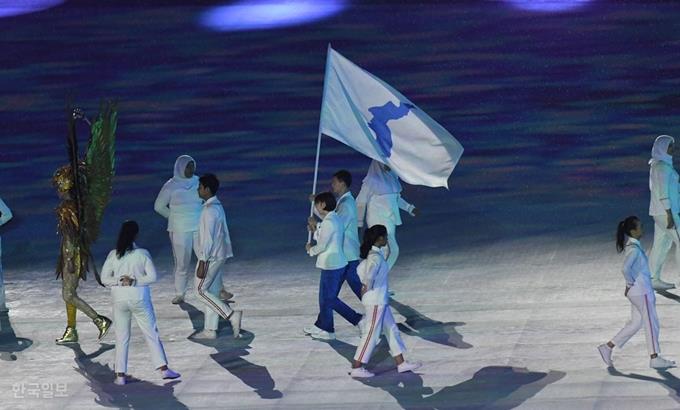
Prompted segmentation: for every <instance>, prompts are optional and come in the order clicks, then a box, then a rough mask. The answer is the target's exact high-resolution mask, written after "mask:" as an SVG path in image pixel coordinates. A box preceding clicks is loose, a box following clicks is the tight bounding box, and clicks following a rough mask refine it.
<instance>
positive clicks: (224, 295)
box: [220, 289, 234, 302]
mask: <svg viewBox="0 0 680 410" xmlns="http://www.w3.org/2000/svg"><path fill="white" fill-rule="evenodd" d="M233 297H234V294H233V293H231V292H228V291H226V290H224V289H222V290H221V291H220V299H222V302H226V301H228V300H231V298H233Z"/></svg>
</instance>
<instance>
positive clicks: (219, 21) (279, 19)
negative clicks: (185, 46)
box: [200, 0, 346, 31]
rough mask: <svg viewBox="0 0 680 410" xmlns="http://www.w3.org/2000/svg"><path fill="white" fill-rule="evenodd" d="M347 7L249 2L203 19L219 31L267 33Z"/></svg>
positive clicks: (321, 1) (306, 0)
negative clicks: (265, 31)
mask: <svg viewBox="0 0 680 410" xmlns="http://www.w3.org/2000/svg"><path fill="white" fill-rule="evenodd" d="M345 7H346V1H343V0H316V1H314V0H250V1H239V2H236V3H234V4H230V5H228V6H220V7H215V8H212V9H210V10H208V11H207V12H206V13H204V14H203V15H202V16H201V19H200V22H201V24H202V25H203V26H205V27H207V28H210V29H212V30H217V31H240V30H266V29H272V28H277V27H287V26H294V25H299V24H304V23H310V22H313V21H317V20H322V19H324V18H328V17H330V16H332V15H334V14H337V13H339V12H340V11H342V10H343V9H344V8H345Z"/></svg>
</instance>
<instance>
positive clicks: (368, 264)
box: [357, 246, 390, 306]
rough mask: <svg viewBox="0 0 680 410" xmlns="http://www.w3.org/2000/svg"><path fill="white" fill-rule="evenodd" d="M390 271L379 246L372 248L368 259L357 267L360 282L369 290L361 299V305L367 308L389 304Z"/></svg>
mask: <svg viewBox="0 0 680 410" xmlns="http://www.w3.org/2000/svg"><path fill="white" fill-rule="evenodd" d="M389 271H390V267H389V265H388V264H387V261H386V260H385V254H384V253H383V251H382V249H381V248H378V247H377V246H373V247H371V250H370V251H369V252H368V256H367V257H366V259H364V260H363V261H361V263H360V264H359V266H358V267H357V275H359V280H361V284H362V285H364V286H366V289H367V291H366V293H364V295H363V296H362V297H361V303H363V304H364V305H366V306H375V305H387V304H389V294H388V289H389V283H388V282H389V280H388V276H389V275H388V273H389Z"/></svg>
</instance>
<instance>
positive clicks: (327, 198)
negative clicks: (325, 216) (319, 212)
mask: <svg viewBox="0 0 680 410" xmlns="http://www.w3.org/2000/svg"><path fill="white" fill-rule="evenodd" d="M321 202H323V203H324V204H326V206H325V207H324V208H323V209H324V211H329V212H330V211H333V210H335V205H336V202H335V196H334V195H333V194H332V193H330V192H322V193H320V194H317V195H316V196H315V197H314V204H315V205H316V204H320V203H321Z"/></svg>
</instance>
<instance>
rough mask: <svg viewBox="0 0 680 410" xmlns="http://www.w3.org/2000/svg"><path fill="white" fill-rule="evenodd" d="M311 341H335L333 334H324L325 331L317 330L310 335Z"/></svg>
mask: <svg viewBox="0 0 680 410" xmlns="http://www.w3.org/2000/svg"><path fill="white" fill-rule="evenodd" d="M310 336H311V337H312V339H317V340H335V333H331V332H326V331H325V330H321V329H318V330H317V331H315V332H314V333H311V334H310Z"/></svg>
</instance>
